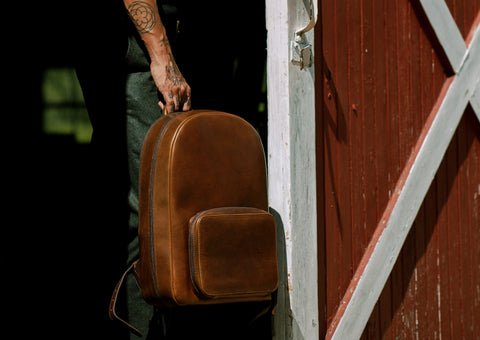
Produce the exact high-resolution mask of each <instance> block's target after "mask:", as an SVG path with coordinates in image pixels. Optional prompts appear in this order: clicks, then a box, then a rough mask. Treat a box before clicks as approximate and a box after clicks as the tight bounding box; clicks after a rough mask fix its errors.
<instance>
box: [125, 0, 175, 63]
mask: <svg viewBox="0 0 480 340" xmlns="http://www.w3.org/2000/svg"><path fill="white" fill-rule="evenodd" d="M123 2H124V4H125V8H126V9H127V11H128V14H129V15H130V18H131V20H132V22H133V23H134V24H135V27H136V29H137V31H138V33H139V34H140V37H141V38H142V40H143V42H144V44H145V47H146V48H147V51H148V54H149V56H150V59H151V60H152V62H167V63H168V62H169V61H170V56H171V53H172V51H171V48H170V44H169V42H168V37H167V32H166V30H165V27H164V26H163V23H162V20H161V18H160V15H159V12H158V8H157V1H156V0H141V1H139V0H123Z"/></svg>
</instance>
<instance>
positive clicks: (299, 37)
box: [290, 0, 318, 70]
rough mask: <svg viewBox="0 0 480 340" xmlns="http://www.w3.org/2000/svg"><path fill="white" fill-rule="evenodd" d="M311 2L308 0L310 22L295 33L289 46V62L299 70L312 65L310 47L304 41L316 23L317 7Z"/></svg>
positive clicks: (311, 0)
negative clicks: (298, 67) (306, 34)
mask: <svg viewBox="0 0 480 340" xmlns="http://www.w3.org/2000/svg"><path fill="white" fill-rule="evenodd" d="M313 1H314V0H310V21H309V22H308V24H307V25H306V26H305V27H303V28H301V29H298V30H296V31H295V40H293V41H292V42H291V46H290V54H291V55H290V60H291V61H292V63H293V64H295V65H298V66H300V69H301V70H303V69H304V68H305V67H309V66H310V65H312V45H311V44H309V43H308V42H307V40H306V39H305V33H306V32H308V31H310V30H311V29H312V28H314V27H315V24H316V23H317V17H318V10H317V6H313Z"/></svg>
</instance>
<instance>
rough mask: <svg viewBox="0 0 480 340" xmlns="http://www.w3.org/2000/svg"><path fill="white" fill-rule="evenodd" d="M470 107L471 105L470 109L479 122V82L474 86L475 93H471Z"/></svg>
mask: <svg viewBox="0 0 480 340" xmlns="http://www.w3.org/2000/svg"><path fill="white" fill-rule="evenodd" d="M470 105H472V109H473V111H474V112H475V114H476V115H477V118H478V121H479V122H480V80H479V81H478V82H477V85H476V86H475V92H473V96H472V98H470Z"/></svg>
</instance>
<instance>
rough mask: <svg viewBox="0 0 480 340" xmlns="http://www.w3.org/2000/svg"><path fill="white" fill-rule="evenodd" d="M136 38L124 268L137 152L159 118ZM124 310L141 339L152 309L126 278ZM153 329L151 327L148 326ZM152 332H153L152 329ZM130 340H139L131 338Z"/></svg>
mask: <svg viewBox="0 0 480 340" xmlns="http://www.w3.org/2000/svg"><path fill="white" fill-rule="evenodd" d="M138 39H139V37H138V36H133V35H132V36H130V37H129V45H128V50H127V53H126V63H127V70H128V71H127V75H126V88H125V94H126V127H127V152H128V170H129V177H130V190H129V193H128V205H129V211H130V217H129V244H128V259H127V262H128V263H127V265H130V263H132V262H133V261H135V260H136V259H138V235H137V233H138V182H139V173H140V153H141V150H142V146H143V140H144V139H145V136H146V134H147V132H148V129H149V128H150V126H151V125H152V124H153V123H154V122H155V121H156V120H157V119H158V118H160V116H161V110H160V107H159V106H158V104H157V103H158V94H157V93H158V91H157V88H156V86H155V83H154V81H153V79H152V76H151V74H150V67H149V63H148V59H147V58H146V56H145V52H144V50H143V49H142V48H141V47H140V44H139V41H138ZM127 310H128V320H129V322H130V323H131V324H132V325H134V326H135V327H137V328H138V329H139V330H140V331H141V332H142V333H143V334H144V337H146V336H147V334H148V333H149V328H150V327H149V323H150V320H152V317H153V307H152V306H150V305H148V304H147V303H146V302H145V301H144V300H143V298H142V295H141V292H140V289H139V288H138V286H137V283H136V281H135V278H134V276H133V275H130V276H129V277H128V278H127ZM152 327H153V328H154V326H153V325H152ZM152 331H154V330H152ZM132 339H139V337H137V336H133V337H132Z"/></svg>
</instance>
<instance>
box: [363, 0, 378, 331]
mask: <svg viewBox="0 0 480 340" xmlns="http://www.w3.org/2000/svg"><path fill="white" fill-rule="evenodd" d="M361 25H362V46H361V49H362V65H363V66H362V72H363V74H362V77H363V81H362V83H363V91H362V103H361V107H362V108H363V110H362V120H363V129H364V133H363V138H364V152H363V154H364V162H365V188H364V192H365V198H364V202H363V203H364V206H363V209H364V211H365V234H366V242H368V240H369V239H370V237H371V235H372V234H373V232H374V230H375V227H376V225H377V220H378V211H377V209H376V207H377V189H378V187H377V167H376V158H377V154H376V148H377V145H376V133H377V124H376V123H377V122H376V116H377V114H378V113H377V110H376V103H377V102H378V101H379V100H378V99H377V95H378V94H377V87H376V85H377V84H376V62H377V61H376V56H377V54H376V48H377V46H376V45H375V43H376V39H377V38H376V33H377V27H376V26H377V22H376V20H375V4H374V2H373V1H362V23H361ZM380 97H383V92H381V93H380ZM379 318H380V307H379V304H377V305H376V306H375V308H374V310H373V312H372V315H371V317H370V320H369V321H368V323H367V326H366V329H365V336H366V338H367V339H379V338H380V334H381V333H380V320H379Z"/></svg>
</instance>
